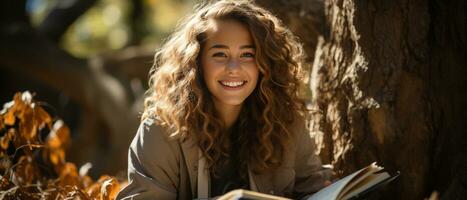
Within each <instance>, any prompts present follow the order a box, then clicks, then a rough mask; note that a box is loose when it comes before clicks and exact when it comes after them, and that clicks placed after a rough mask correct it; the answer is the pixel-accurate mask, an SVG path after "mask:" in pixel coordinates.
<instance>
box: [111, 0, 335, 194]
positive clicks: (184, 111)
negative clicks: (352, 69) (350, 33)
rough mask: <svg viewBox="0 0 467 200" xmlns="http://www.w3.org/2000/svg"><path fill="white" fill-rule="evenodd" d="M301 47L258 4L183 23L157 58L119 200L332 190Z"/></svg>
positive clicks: (220, 9) (221, 8)
mask: <svg viewBox="0 0 467 200" xmlns="http://www.w3.org/2000/svg"><path fill="white" fill-rule="evenodd" d="M303 60H304V55H303V51H302V46H301V44H300V43H299V42H298V41H297V38H296V37H295V36H294V35H293V34H292V33H291V32H290V31H289V30H288V29H287V28H285V27H284V26H283V25H282V24H281V23H280V22H279V20H278V19H277V18H276V17H274V16H273V15H272V14H271V13H269V12H268V11H266V10H264V9H263V8H261V7H258V6H257V5H255V4H254V3H252V2H250V1H233V0H221V1H217V2H214V3H210V4H207V5H203V6H200V7H199V9H198V10H197V11H196V12H195V13H194V14H193V15H192V16H189V17H188V18H186V20H185V21H184V22H182V23H181V24H180V25H179V27H178V28H177V30H176V31H175V32H174V33H173V35H172V36H171V37H170V38H169V40H168V41H167V42H166V43H165V44H164V46H163V47H162V48H161V49H160V50H159V51H158V53H157V54H156V56H155V63H154V67H153V69H152V70H151V74H150V88H149V89H148V91H147V97H146V99H145V110H144V113H143V119H142V123H141V126H140V128H139V130H138V132H137V134H136V136H135V138H134V140H133V142H132V144H131V146H130V150H129V158H128V164H129V168H128V178H129V184H128V186H127V187H125V188H124V189H123V190H122V191H121V192H120V193H119V195H118V197H117V199H125V198H128V199H135V198H136V199H192V198H208V197H214V196H218V195H222V194H224V193H226V192H228V191H230V190H233V189H238V188H244V189H250V190H255V191H259V192H262V193H273V194H276V195H281V196H285V197H292V198H301V197H304V196H306V195H309V194H311V193H313V192H316V191H317V190H319V189H320V188H322V187H323V186H324V184H325V183H326V179H327V178H329V174H330V173H329V172H330V171H327V170H322V168H321V162H320V160H319V158H318V157H317V156H316V155H315V146H314V143H313V142H312V138H310V135H309V134H308V131H307V128H306V119H307V117H308V115H307V110H306V109H305V104H304V102H303V101H302V100H301V99H300V97H299V96H298V93H299V92H298V91H299V86H300V81H299V78H300V77H299V76H298V75H299V74H300V70H301V67H302V62H303Z"/></svg>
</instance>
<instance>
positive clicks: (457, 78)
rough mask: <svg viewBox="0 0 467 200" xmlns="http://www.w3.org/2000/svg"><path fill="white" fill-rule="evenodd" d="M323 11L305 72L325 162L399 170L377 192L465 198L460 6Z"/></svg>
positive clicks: (399, 1) (373, 4)
mask: <svg viewBox="0 0 467 200" xmlns="http://www.w3.org/2000/svg"><path fill="white" fill-rule="evenodd" d="M325 13H326V23H327V25H328V26H329V27H330V29H329V32H328V33H324V34H323V35H324V36H323V37H321V38H320V39H319V42H318V47H317V50H316V53H315V60H314V64H313V66H312V73H311V78H310V86H311V92H312V102H313V107H314V108H317V109H320V110H321V111H322V114H320V115H316V116H315V120H314V121H313V122H312V130H313V133H314V134H315V136H316V138H317V141H318V143H319V144H320V146H321V147H322V148H323V149H322V151H321V156H322V158H323V160H324V161H325V162H330V163H332V164H334V166H335V168H336V169H337V172H338V174H339V175H346V174H349V173H351V172H353V171H355V170H357V169H359V168H361V167H364V166H366V165H368V164H369V163H371V162H373V161H377V162H378V163H379V164H380V165H382V166H384V167H385V168H386V169H388V170H389V171H395V170H400V171H401V176H400V178H399V180H397V181H396V183H392V184H390V185H389V186H388V187H385V188H384V189H383V191H382V193H380V194H378V195H377V196H376V198H378V199H379V198H380V199H422V198H423V197H427V196H429V193H431V191H432V190H438V191H440V192H441V195H442V198H443V199H455V198H465V197H466V196H467V192H466V183H467V179H466V177H467V176H466V169H467V167H466V166H467V159H466V156H465V155H466V153H467V145H466V144H467V143H466V141H467V136H466V131H465V130H466V125H465V122H464V120H465V119H466V118H467V114H466V112H465V110H467V109H466V108H467V101H466V99H467V98H466V91H467V90H466V89H467V84H466V83H467V81H466V80H467V79H466V78H465V76H466V75H467V74H466V69H465V68H464V66H465V64H466V63H465V58H464V56H465V55H464V54H465V52H466V48H465V43H466V33H465V24H466V22H465V14H466V12H465V3H464V2H463V1H450V2H445V1H441V0H432V1H422V0H414V1H404V0H395V1H352V0H331V1H327V2H326V3H325ZM448 15H449V16H448Z"/></svg>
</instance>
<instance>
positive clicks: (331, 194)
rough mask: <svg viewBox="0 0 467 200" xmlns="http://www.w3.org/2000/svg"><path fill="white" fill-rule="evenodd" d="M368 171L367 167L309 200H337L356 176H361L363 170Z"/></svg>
mask: <svg viewBox="0 0 467 200" xmlns="http://www.w3.org/2000/svg"><path fill="white" fill-rule="evenodd" d="M365 169H367V167H365V168H363V169H361V170H359V171H357V172H355V173H353V174H351V175H348V176H346V177H344V178H342V179H340V180H338V181H336V182H335V183H333V184H332V185H330V186H328V187H326V188H324V189H322V190H320V191H318V192H317V193H315V194H313V195H312V196H311V197H309V198H308V199H307V200H330V199H336V198H337V196H338V195H339V192H340V191H341V190H342V189H343V188H344V187H345V186H346V185H347V183H348V182H349V181H351V180H352V179H353V178H354V177H355V176H357V175H358V174H360V172H362V171H363V170H365Z"/></svg>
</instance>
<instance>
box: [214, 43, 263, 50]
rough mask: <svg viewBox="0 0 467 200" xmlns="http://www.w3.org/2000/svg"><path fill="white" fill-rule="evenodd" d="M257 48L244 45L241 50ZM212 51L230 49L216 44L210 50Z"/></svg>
mask: <svg viewBox="0 0 467 200" xmlns="http://www.w3.org/2000/svg"><path fill="white" fill-rule="evenodd" d="M254 48H255V45H251V44H249V45H243V46H241V47H240V49H254ZM210 49H229V47H228V46H227V45H224V44H215V45H212V46H211V47H210V48H209V49H208V50H210Z"/></svg>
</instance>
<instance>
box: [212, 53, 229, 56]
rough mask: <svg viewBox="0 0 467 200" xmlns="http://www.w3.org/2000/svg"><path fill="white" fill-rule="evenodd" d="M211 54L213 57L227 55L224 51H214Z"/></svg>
mask: <svg viewBox="0 0 467 200" xmlns="http://www.w3.org/2000/svg"><path fill="white" fill-rule="evenodd" d="M212 56H213V57H227V55H225V53H223V52H217V53H214V54H213V55H212Z"/></svg>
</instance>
